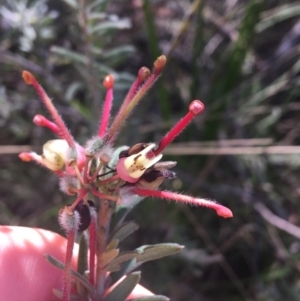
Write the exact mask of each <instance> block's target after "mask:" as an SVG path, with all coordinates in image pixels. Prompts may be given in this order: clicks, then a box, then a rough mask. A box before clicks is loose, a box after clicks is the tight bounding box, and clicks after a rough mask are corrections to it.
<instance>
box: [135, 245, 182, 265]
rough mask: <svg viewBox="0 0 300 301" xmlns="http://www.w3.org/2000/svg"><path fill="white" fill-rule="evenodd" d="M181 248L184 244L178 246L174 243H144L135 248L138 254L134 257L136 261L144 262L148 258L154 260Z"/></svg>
mask: <svg viewBox="0 0 300 301" xmlns="http://www.w3.org/2000/svg"><path fill="white" fill-rule="evenodd" d="M183 248H184V246H180V245H178V244H174V243H164V244H157V245H145V246H142V247H139V248H138V249H136V252H138V256H137V257H136V259H137V262H138V263H140V262H146V261H149V260H155V259H159V258H162V257H165V256H169V255H172V254H175V253H178V252H179V251H181V250H182V249H183Z"/></svg>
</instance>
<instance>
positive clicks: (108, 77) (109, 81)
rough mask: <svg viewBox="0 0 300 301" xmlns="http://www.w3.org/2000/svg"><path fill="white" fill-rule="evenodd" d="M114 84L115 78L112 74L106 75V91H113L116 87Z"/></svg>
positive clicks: (104, 83) (104, 84) (104, 81)
mask: <svg viewBox="0 0 300 301" xmlns="http://www.w3.org/2000/svg"><path fill="white" fill-rule="evenodd" d="M114 83H115V79H114V77H113V76H112V75H111V74H109V75H106V76H105V77H104V80H103V86H104V87H105V88H106V89H111V88H112V87H113V86H114Z"/></svg>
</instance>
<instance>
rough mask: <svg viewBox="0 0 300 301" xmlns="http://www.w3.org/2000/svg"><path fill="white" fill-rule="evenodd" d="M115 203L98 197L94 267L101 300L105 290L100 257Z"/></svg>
mask: <svg viewBox="0 0 300 301" xmlns="http://www.w3.org/2000/svg"><path fill="white" fill-rule="evenodd" d="M115 205H116V204H115V203H114V202H112V201H108V200H103V199H100V208H99V213H98V231H97V232H98V233H97V235H98V237H97V268H96V290H97V293H98V298H99V300H102V298H103V295H104V292H105V281H106V271H105V268H104V267H103V266H102V262H101V258H102V255H103V253H104V251H105V249H106V245H107V237H108V233H109V225H110V220H111V216H112V213H113V211H114V208H115Z"/></svg>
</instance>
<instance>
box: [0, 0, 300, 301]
mask: <svg viewBox="0 0 300 301" xmlns="http://www.w3.org/2000/svg"><path fill="white" fill-rule="evenodd" d="M0 3H1V4H0V63H1V68H0V127H1V130H0V223H1V224H5V225H22V226H30V227H41V228H46V229H50V230H53V231H57V232H59V233H62V231H61V229H60V228H59V225H58V223H57V212H58V210H59V208H61V207H62V205H63V203H65V202H70V199H68V197H66V196H65V195H63V194H62V193H61V192H60V191H59V188H58V180H57V178H56V176H54V175H51V174H50V173H49V172H48V171H46V170H45V169H43V168H40V167H38V166H36V165H34V164H26V163H23V162H21V161H20V160H19V159H18V157H17V154H18V153H19V152H21V151H23V150H28V149H34V150H36V151H38V152H41V148H42V145H43V143H45V142H46V141H47V140H49V139H52V138H53V136H52V135H51V133H49V132H48V131H47V130H45V129H43V128H37V127H35V126H34V125H33V123H32V122H31V121H32V118H33V116H34V115H35V114H38V113H40V114H47V113H46V112H45V109H44V107H43V105H42V104H41V102H40V101H39V99H38V97H37V95H36V93H35V91H34V90H33V88H32V87H29V86H26V85H25V83H24V82H23V81H22V78H21V72H22V70H24V69H25V70H28V71H31V72H32V73H33V74H34V75H35V76H36V77H37V79H38V80H39V81H40V83H41V84H42V85H43V86H44V88H45V90H46V91H47V93H48V94H49V96H50V97H51V98H52V99H53V101H54V103H55V104H56V106H57V108H58V109H59V111H60V112H61V115H62V116H63V117H64V119H65V120H66V122H67V124H68V126H69V128H70V129H71V131H72V133H73V134H74V136H75V137H76V139H77V140H78V141H79V142H84V141H85V140H86V138H88V137H90V136H91V135H92V134H93V133H94V131H95V130H96V129H97V125H98V119H99V116H100V112H101V105H102V101H103V95H104V90H103V88H102V80H103V77H104V76H105V75H106V74H107V73H113V74H114V75H115V78H116V84H115V102H114V108H113V110H114V112H117V109H118V107H119V106H120V104H121V101H122V99H123V97H124V95H125V94H126V91H127V89H128V87H129V86H130V84H131V83H132V81H133V79H134V77H135V74H136V73H137V71H138V69H139V68H140V67H141V66H144V65H145V66H148V67H150V68H151V66H152V62H153V61H154V59H155V58H156V57H157V56H158V55H160V54H161V53H163V54H165V55H167V57H168V64H167V66H166V69H165V71H164V74H163V76H162V77H161V78H160V79H159V81H158V82H157V84H156V85H155V87H154V88H153V89H151V91H150V92H149V93H148V94H147V96H146V97H145V99H144V100H143V102H142V104H141V105H140V106H139V107H138V109H137V110H136V111H135V112H134V114H133V115H132V117H131V118H130V120H129V121H128V124H127V126H126V128H125V129H124V131H123V132H122V133H121V135H120V136H119V141H118V144H119V145H123V144H127V145H133V144H134V143H137V142H148V141H159V139H160V137H162V135H163V134H164V133H165V132H166V131H167V130H168V129H169V128H170V127H171V126H172V125H173V124H174V123H175V122H176V120H178V119H179V118H180V117H181V116H183V115H184V114H185V112H186V111H187V107H188V104H189V103H190V101H191V100H193V99H201V100H202V101H203V102H204V103H205V105H206V110H205V113H204V114H203V115H201V116H200V117H198V118H197V119H196V120H195V121H194V122H193V123H192V124H191V125H190V126H189V127H188V129H187V130H186V131H185V132H184V133H183V134H181V135H180V137H178V138H177V139H176V141H175V142H174V143H173V145H172V146H171V147H170V148H168V149H167V150H166V151H165V156H164V158H165V159H168V160H176V161H178V165H177V167H176V168H175V171H176V172H177V175H178V179H175V180H173V181H170V182H169V183H166V184H165V186H164V188H165V189H172V190H175V191H176V190H177V191H180V192H181V191H186V192H187V193H188V194H191V195H199V196H202V197H206V198H210V199H216V200H217V201H218V202H220V203H222V204H224V205H226V206H228V207H229V208H231V209H232V211H233V213H234V218H233V219H230V220H224V219H222V218H219V217H217V216H216V214H215V213H214V212H213V211H211V210H208V209H203V208H195V207H188V206H182V205H179V204H173V203H168V202H165V201H160V200H151V199H147V200H145V201H143V202H142V203H141V204H139V205H138V206H137V207H136V208H135V210H134V211H133V212H132V214H131V218H134V219H136V221H137V222H138V223H139V224H140V229H139V230H138V231H137V232H136V233H135V234H134V235H133V236H131V238H129V239H127V241H125V242H124V244H123V247H124V249H125V250H126V249H129V248H135V247H138V246H140V245H143V244H151V243H158V242H177V243H180V244H183V245H185V246H186V248H185V250H184V251H183V252H181V253H180V254H179V255H177V256H173V257H170V258H167V259H162V260H159V261H157V262H151V263H148V264H145V265H144V266H143V268H142V271H143V277H142V282H141V283H142V284H143V285H145V286H147V287H148V288H149V289H151V290H153V291H154V292H156V293H157V294H165V295H167V296H169V297H171V300H174V301H181V300H189V301H199V300H201V301H219V300H223V301H225V300H228V301H229V300H230V301H234V300H259V301H264V300H266V301H271V300H280V301H281V300H285V301H297V300H300V261H299V259H300V241H299V239H300V172H299V163H300V146H297V145H298V144H299V142H300V139H299V134H298V133H299V131H300V99H299V96H300V89H299V85H300V56H299V54H300V19H299V15H300V2H299V1H280V0H278V1H275V0H265V1H263V0H249V1H246V0H224V1H220V0H211V1H200V0H194V1H188V0H174V1H170V0H169V1H168V0H152V1H151V0H130V1H121V0H119V1H117V0H111V1H108V0H59V1H57V0H35V1H34V0H1V2H0ZM47 116H48V115H47ZM0 243H1V242H0Z"/></svg>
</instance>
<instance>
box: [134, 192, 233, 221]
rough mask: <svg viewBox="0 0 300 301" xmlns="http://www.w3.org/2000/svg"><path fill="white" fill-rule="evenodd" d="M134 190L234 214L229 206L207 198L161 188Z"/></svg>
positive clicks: (227, 215) (142, 194)
mask: <svg viewBox="0 0 300 301" xmlns="http://www.w3.org/2000/svg"><path fill="white" fill-rule="evenodd" d="M132 192H133V193H135V194H137V195H140V196H152V197H157V198H161V199H167V200H171V201H178V202H181V203H186V204H191V205H196V206H203V207H208V208H211V209H214V210H215V211H216V213H217V215H219V216H221V217H224V218H230V217H232V216H233V214H232V212H231V210H230V209H228V208H227V207H225V206H223V205H220V204H218V203H215V202H213V201H209V200H205V199H199V198H194V197H191V196H188V195H182V194H178V193H175V192H170V191H159V190H151V189H143V188H133V189H132Z"/></svg>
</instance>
